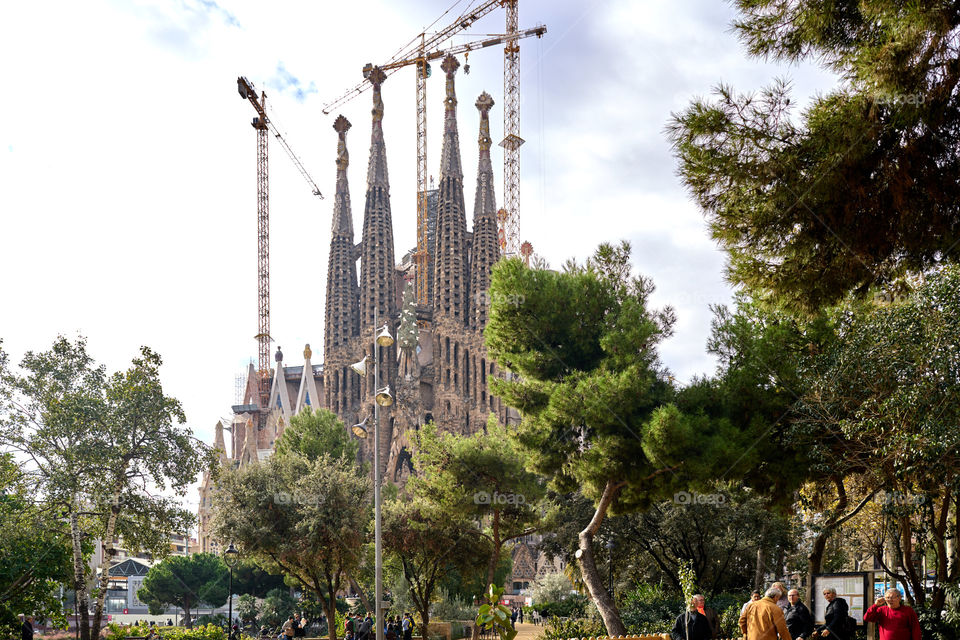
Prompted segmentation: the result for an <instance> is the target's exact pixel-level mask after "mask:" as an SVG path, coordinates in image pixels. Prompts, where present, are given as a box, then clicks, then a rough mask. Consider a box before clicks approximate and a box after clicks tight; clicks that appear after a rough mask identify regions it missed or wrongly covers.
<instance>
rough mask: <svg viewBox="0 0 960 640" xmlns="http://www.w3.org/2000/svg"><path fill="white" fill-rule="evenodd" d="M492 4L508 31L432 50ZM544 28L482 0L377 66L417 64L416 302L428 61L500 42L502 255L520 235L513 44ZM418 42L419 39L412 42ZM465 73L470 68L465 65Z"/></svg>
mask: <svg viewBox="0 0 960 640" xmlns="http://www.w3.org/2000/svg"><path fill="white" fill-rule="evenodd" d="M497 7H503V8H504V9H506V14H507V32H506V33H505V34H502V35H499V36H494V37H491V38H488V39H486V40H478V41H475V42H470V43H467V44H462V45H459V46H456V47H452V48H449V49H445V50H439V49H436V48H435V47H437V46H438V45H439V44H440V43H441V42H442V41H444V40H445V39H447V38H449V37H450V36H452V35H454V34H456V33H457V32H459V31H462V30H463V29H466V28H468V27H469V26H471V25H472V24H473V23H475V22H476V21H477V20H479V19H480V18H482V17H483V16H485V15H487V14H488V13H490V12H491V11H493V10H494V9H496V8H497ZM546 32H547V28H546V27H545V26H543V25H538V26H536V27H534V28H532V29H526V30H524V31H519V30H518V28H517V0H486V1H485V2H482V3H481V4H480V5H478V6H477V7H476V8H473V9H469V8H468V9H467V10H466V11H465V12H464V13H463V14H461V15H460V17H459V18H457V20H455V21H454V22H453V23H452V24H450V25H448V26H447V27H445V28H443V29H441V30H440V31H438V32H436V33H433V34H431V35H429V36H428V35H427V34H426V33H421V34H420V35H419V37H418V38H415V39H414V40H413V41H411V42H414V44H413V45H412V46H408V47H406V48H404V49H402V50H401V51H400V52H399V53H397V54H396V55H395V56H393V58H391V59H390V60H388V61H387V62H385V63H384V64H382V65H380V68H381V69H382V70H383V72H384V73H385V75H386V76H390V75H392V74H393V73H394V72H396V71H397V70H398V69H401V68H403V67H406V66H409V65H416V73H415V74H414V75H415V77H416V96H417V251H416V253H415V254H414V261H415V264H416V265H417V278H416V287H415V290H416V295H417V303H418V304H421V305H425V304H427V301H428V297H429V296H428V291H427V282H428V280H429V278H428V269H429V264H428V260H429V252H428V248H427V175H428V173H427V84H426V81H427V78H428V77H429V75H430V60H435V59H437V58H442V57H444V56H446V55H448V54H452V55H458V54H460V53H463V54H465V55H469V53H470V52H471V51H475V50H478V49H485V48H487V47H491V46H495V45H498V44H503V45H504V71H503V93H504V112H503V124H504V126H503V132H504V139H503V142H501V143H500V145H501V146H502V147H503V148H504V174H503V177H504V187H503V189H504V208H503V209H501V211H500V213H499V215H498V220H499V221H500V224H501V227H500V230H499V231H500V244H501V246H500V249H501V252H502V253H505V254H507V255H515V254H516V253H517V243H518V240H517V237H518V235H519V218H518V215H519V212H518V204H519V199H520V162H519V156H520V151H519V149H520V145H521V144H523V138H521V137H520V72H519V70H520V57H519V56H520V46H519V44H518V43H517V41H518V40H520V39H522V38H528V37H530V36H537V37H538V38H539V37H541V36H543V34H545V33H546ZM416 40H419V42H416ZM372 69H373V65H372V64H367V65H366V66H364V68H363V77H364V79H366V77H367V76H368V75H369V74H370V71H371V70H372ZM464 70H465V71H469V66H465V67H464ZM369 87H370V83H369V82H366V81H365V80H364V81H361V82H360V83H359V84H357V85H356V86H354V87H352V88H351V89H349V90H348V91H346V92H345V93H344V94H342V95H341V96H340V97H338V98H337V99H335V100H333V101H331V102H328V103H327V104H325V105H324V107H323V113H324V114H327V115H329V114H330V113H331V112H332V111H333V109H335V108H336V107H338V106H340V105H342V104H344V103H346V102H348V101H350V100H352V99H353V98H355V97H357V96H358V95H360V94H361V93H363V92H364V91H366V90H367V89H368V88H369Z"/></svg>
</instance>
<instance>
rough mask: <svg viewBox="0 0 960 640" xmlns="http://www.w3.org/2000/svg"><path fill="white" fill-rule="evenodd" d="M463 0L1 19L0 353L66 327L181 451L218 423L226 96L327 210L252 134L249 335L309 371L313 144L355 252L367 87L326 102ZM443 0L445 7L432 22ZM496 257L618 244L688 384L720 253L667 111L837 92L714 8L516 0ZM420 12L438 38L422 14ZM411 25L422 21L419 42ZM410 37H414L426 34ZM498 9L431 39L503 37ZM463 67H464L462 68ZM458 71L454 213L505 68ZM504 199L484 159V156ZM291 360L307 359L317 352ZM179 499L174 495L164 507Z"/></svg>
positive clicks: (391, 160)
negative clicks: (512, 161)
mask: <svg viewBox="0 0 960 640" xmlns="http://www.w3.org/2000/svg"><path fill="white" fill-rule="evenodd" d="M469 2H470V0H459V2H457V1H456V0H419V1H413V0H382V1H381V0H360V1H356V2H350V3H343V2H333V1H331V0H314V1H313V2H291V1H284V0H274V1H273V2H270V3H264V2H253V1H248V0H221V1H219V2H215V1H214V0H167V1H162V0H86V1H85V2H71V1H67V0H54V1H53V2H45V3H38V2H14V1H13V0H10V1H9V2H5V3H3V4H0V60H2V61H3V62H2V64H0V89H2V91H3V94H4V96H3V102H2V107H0V114H2V117H0V216H2V221H3V229H2V231H0V273H2V274H3V276H2V282H3V288H2V289H3V291H2V294H0V295H2V301H3V303H2V306H0V308H2V312H0V339H2V340H3V345H2V347H3V349H4V350H5V351H6V352H8V353H9V354H10V356H11V360H12V361H13V362H19V360H20V358H21V357H22V356H23V354H24V352H26V351H28V350H44V349H46V348H48V347H49V346H50V345H51V344H52V342H53V340H54V339H55V338H56V337H57V335H59V334H62V335H65V336H67V337H70V338H75V337H77V336H81V335H82V336H85V337H86V338H87V339H88V350H89V352H90V353H91V355H92V356H93V357H94V358H95V359H96V360H97V361H98V362H100V363H102V364H104V365H106V367H107V368H108V370H110V371H116V370H121V369H124V368H126V367H127V366H128V365H129V363H130V360H131V359H132V358H133V357H135V356H136V355H137V353H138V350H139V348H140V346H141V345H148V346H150V347H151V348H152V349H154V350H155V351H157V352H159V353H160V354H161V356H162V357H163V359H164V366H163V368H162V382H163V385H164V390H165V391H166V392H167V393H168V394H169V395H172V396H174V397H176V398H178V399H179V400H180V401H181V402H182V403H183V406H184V409H185V411H186V414H187V420H188V425H189V426H190V427H191V428H192V429H193V431H194V433H195V434H196V436H197V437H198V438H201V439H203V440H204V441H206V442H212V438H213V429H214V425H215V424H216V422H217V420H218V419H220V418H221V417H224V416H228V415H230V407H231V405H233V404H234V403H235V401H236V386H237V383H236V380H237V376H240V375H242V374H243V373H244V371H245V368H246V365H247V363H248V362H250V361H251V359H252V358H255V357H256V341H255V339H254V337H253V336H254V335H255V334H256V333H257V279H256V278H257V271H256V269H257V240H256V220H257V200H256V133H255V131H254V130H253V129H252V128H251V127H250V120H251V119H252V118H253V117H254V115H255V113H254V110H253V108H252V106H251V105H250V104H249V103H248V102H246V101H245V100H242V99H241V98H240V96H239V94H238V93H237V90H236V78H237V76H241V75H242V76H246V77H247V78H248V79H249V80H250V81H251V82H252V83H253V84H254V86H255V87H257V88H258V89H261V90H264V91H265V92H266V94H267V103H268V106H269V108H270V111H271V117H272V118H273V121H274V123H276V124H277V125H278V127H279V128H280V129H281V130H282V131H283V132H284V135H285V139H286V140H287V142H288V143H289V144H290V146H291V147H292V148H293V149H294V151H295V152H296V153H297V155H298V156H299V157H300V159H301V160H302V162H303V164H304V166H305V167H306V169H307V171H308V172H309V173H310V175H311V176H312V178H313V179H314V181H315V182H316V183H317V185H318V186H319V187H320V190H321V192H322V193H323V194H324V195H325V196H326V198H325V199H320V198H317V197H316V196H314V195H312V193H311V190H312V189H311V187H310V186H308V184H307V182H306V181H305V180H303V178H302V177H301V176H300V174H299V173H298V172H297V171H296V169H295V168H294V165H293V163H292V162H291V161H290V160H289V159H288V158H287V157H286V155H285V154H284V152H283V150H282V149H281V148H280V147H279V145H278V144H276V143H275V142H274V143H273V144H272V145H271V150H270V223H271V229H270V233H271V235H270V243H271V244H270V260H271V262H270V269H271V334H272V336H273V338H274V340H275V342H276V344H275V345H274V349H271V351H273V350H275V347H276V346H282V347H283V350H284V353H285V355H286V358H285V360H286V363H287V364H293V365H296V364H301V363H302V356H301V352H302V350H303V347H304V345H305V344H306V343H310V344H311V345H312V348H313V351H314V354H318V355H319V354H322V348H323V314H324V291H325V287H326V264H327V252H328V244H329V240H330V226H331V215H332V210H333V193H334V181H335V164H334V161H335V158H336V133H335V132H334V130H333V128H332V125H333V120H334V118H335V117H336V115H337V114H339V113H342V114H343V115H345V116H346V117H347V118H348V119H349V120H350V121H351V123H352V124H353V127H352V129H351V130H350V132H349V134H348V136H347V145H348V149H349V151H350V159H351V165H350V169H349V174H348V175H349V180H350V184H351V188H352V204H353V217H354V229H355V231H356V233H357V238H358V240H359V232H360V229H361V223H362V214H363V194H364V190H365V184H364V182H365V179H366V161H367V157H368V153H369V145H370V108H371V105H370V93H369V92H366V93H364V94H362V95H361V96H360V97H358V98H355V99H353V100H352V101H350V102H348V103H346V104H345V105H343V106H342V107H340V108H339V109H337V110H336V111H334V112H333V113H331V114H330V115H324V114H323V112H322V107H323V105H324V104H325V103H327V102H329V101H331V100H332V99H334V98H336V97H338V96H339V95H340V94H342V93H344V92H345V91H346V90H347V89H349V88H351V87H352V86H354V85H356V84H357V83H359V82H360V81H361V79H362V75H361V69H362V67H363V65H364V64H365V63H367V62H373V63H378V62H383V61H385V60H388V59H389V58H390V57H391V56H392V55H393V54H394V53H395V52H396V51H397V50H398V49H400V48H401V47H402V46H404V45H406V44H407V43H408V42H410V41H411V40H412V39H413V38H414V37H416V36H417V35H418V34H420V33H422V32H423V31H424V30H425V29H427V30H428V31H429V30H436V29H437V28H439V27H441V26H445V25H446V24H449V23H450V22H452V19H453V17H455V16H456V15H457V14H459V13H460V12H461V11H462V10H463V8H464V7H465V6H467V4H468V3H469ZM455 3H456V6H455V8H454V9H453V10H452V11H451V12H450V13H447V14H446V15H445V16H444V12H445V11H447V10H448V9H450V7H451V6H452V5H454V4H455ZM519 16H520V18H519V23H520V27H521V28H527V27H532V26H535V25H537V24H545V25H546V26H547V30H548V31H547V34H546V35H545V36H544V37H543V38H542V39H536V38H528V39H525V40H523V41H521V54H520V58H521V114H522V122H521V130H520V134H521V136H522V137H523V138H524V139H525V140H526V144H525V145H524V146H523V148H522V151H521V190H520V240H521V241H523V240H529V241H530V242H531V243H532V244H533V246H534V250H535V252H536V253H537V254H539V255H541V256H542V257H543V258H545V259H546V260H547V261H548V262H549V263H550V264H551V266H553V267H555V268H556V267H559V266H561V265H562V264H563V263H564V262H565V261H566V260H567V259H569V258H576V259H578V260H580V261H582V260H583V259H584V258H586V257H588V256H589V255H591V254H592V253H593V251H594V250H595V249H596V247H597V245H598V244H600V243H601V242H617V241H620V240H627V241H629V242H630V243H631V244H632V247H633V263H634V266H635V268H636V270H637V272H638V273H642V274H643V275H645V276H648V277H650V278H652V279H653V281H654V283H655V284H656V286H657V290H656V292H655V294H654V297H653V303H654V304H655V305H656V306H663V305H667V304H669V305H671V306H673V307H674V308H675V309H676V313H677V318H678V319H677V323H676V326H675V335H674V336H673V337H672V338H670V339H669V340H668V341H667V342H666V343H664V344H663V346H662V348H661V356H662V359H663V361H664V363H665V364H666V365H667V366H668V367H669V368H670V369H671V371H672V372H673V374H674V375H675V377H676V378H677V380H679V381H681V382H685V381H689V380H690V379H691V378H692V377H693V376H695V375H705V374H710V373H712V372H713V371H714V369H715V367H716V362H715V360H714V358H713V357H711V356H710V354H708V353H707V352H706V349H705V345H706V341H707V338H708V336H709V330H710V320H711V317H712V315H711V312H710V305H711V304H725V303H728V302H729V301H730V299H731V295H732V289H731V287H730V285H729V284H727V283H726V281H725V279H724V261H725V259H724V254H723V253H722V252H721V251H720V250H719V249H718V248H717V246H716V245H715V243H714V242H713V241H712V240H711V238H710V236H709V233H708V231H707V229H706V225H705V222H704V218H703V216H702V213H701V211H700V210H699V209H698V208H697V206H696V204H695V203H694V202H693V201H692V200H691V199H690V198H689V196H688V194H687V193H686V192H685V190H684V188H683V185H682V184H681V183H680V181H679V179H678V178H677V177H676V167H677V164H676V161H675V158H674V157H673V155H672V153H671V150H670V146H669V142H668V140H667V138H666V136H665V134H664V128H665V126H666V125H667V123H668V121H669V119H670V116H671V113H674V112H678V111H680V110H682V109H684V108H685V107H686V106H687V105H688V104H689V103H690V101H691V100H692V99H694V98H695V97H697V96H705V95H709V93H710V91H711V89H712V87H714V86H716V85H717V84H718V83H720V82H723V83H725V84H730V85H732V86H733V87H734V88H736V89H737V90H738V91H756V90H759V89H760V88H762V87H763V86H765V85H767V84H769V83H771V82H772V81H773V80H774V79H775V78H787V79H789V80H790V81H791V82H792V84H793V87H794V91H795V94H794V95H795V99H794V100H793V103H794V104H796V105H798V109H802V107H803V105H804V104H806V103H807V102H808V101H809V99H810V98H811V97H812V96H814V95H816V93H817V92H821V91H825V90H828V89H829V88H830V87H832V86H833V85H834V84H835V82H836V80H835V78H834V77H832V76H831V75H829V74H828V73H826V72H825V71H822V70H820V69H819V68H816V67H815V66H812V65H809V64H803V65H799V66H796V65H795V66H789V67H787V66H778V65H774V64H771V63H768V62H765V61H762V60H757V59H751V58H748V57H747V55H746V53H745V51H744V48H743V47H742V45H741V44H740V43H739V42H738V41H737V38H736V36H735V35H734V34H733V33H732V32H731V29H730V25H731V22H732V20H733V19H734V17H735V12H734V10H733V8H732V7H731V6H730V5H729V4H728V3H726V2H723V1H721V0H581V1H578V2H572V1H570V0H563V1H556V0H520V3H519ZM435 21H436V22H435ZM431 24H433V25H434V26H432V27H430V25H431ZM428 27H429V28H428ZM503 30H504V15H503V12H502V11H501V10H496V11H493V12H492V13H491V14H489V15H488V16H486V17H485V18H483V19H482V20H481V21H478V22H477V23H476V24H475V25H474V26H472V27H471V28H470V29H469V31H468V32H466V33H464V34H462V35H458V36H457V37H455V38H452V39H450V40H449V41H447V42H446V43H445V46H454V45H458V44H462V43H465V42H469V41H472V40H477V39H481V38H483V37H486V36H487V35H488V34H497V33H502V32H503ZM460 61H461V63H463V62H464V60H463V59H462V58H461V60H460ZM469 63H470V67H471V71H470V73H469V74H468V75H465V74H464V73H463V68H462V67H461V72H460V73H458V75H457V94H458V98H459V109H458V120H459V131H460V141H461V153H462V156H463V163H464V174H465V179H464V191H465V201H466V202H467V203H468V207H469V210H468V212H467V217H468V220H471V219H472V215H473V212H472V204H471V203H472V202H473V193H474V189H475V183H476V165H477V145H476V140H477V133H478V123H479V117H478V112H477V111H476V109H475V107H474V106H473V103H474V101H475V100H476V97H477V96H478V95H479V94H480V93H481V92H482V91H488V92H489V93H490V94H491V95H492V96H493V98H494V101H495V102H496V105H495V106H494V107H493V110H492V111H491V136H492V138H493V140H494V142H498V141H499V140H501V139H502V137H503V133H502V132H503V121H502V118H503V113H502V111H501V110H500V107H501V106H502V93H503V56H502V49H500V48H496V47H492V48H490V49H486V50H484V51H480V52H475V53H474V54H473V55H471V56H470V59H469ZM414 95H415V94H414V76H413V71H412V68H409V67H408V68H406V69H402V70H400V71H398V72H396V73H395V74H394V75H393V76H391V77H390V78H389V79H388V80H387V82H386V83H385V84H384V85H383V101H384V105H385V116H384V125H383V126H384V132H385V139H386V147H387V156H388V167H389V172H390V182H391V204H392V210H393V221H394V233H395V238H396V247H395V252H396V256H397V258H398V259H399V258H400V257H401V256H402V255H403V254H404V253H406V251H407V250H408V249H411V248H413V247H414V246H415V243H416V227H415V222H416V201H415V193H416V174H415V160H416V152H415V140H416V129H415V100H414ZM427 100H428V103H427V114H428V134H427V139H428V159H429V167H430V174H431V175H434V176H437V175H438V173H439V158H440V148H439V144H440V138H441V132H442V127H443V122H442V113H443V105H442V101H443V74H442V72H440V71H439V65H436V66H435V69H434V73H433V76H432V78H431V79H430V80H429V81H428V88H427ZM493 161H494V171H495V174H496V176H497V185H496V191H497V194H498V198H499V197H500V196H501V195H502V155H501V154H500V148H499V147H496V146H495V147H494V150H493ZM318 355H315V358H314V361H315V362H316V361H317V360H318V359H319V358H318ZM187 501H188V503H189V505H190V507H191V508H195V506H196V504H197V502H198V500H197V495H196V492H195V491H191V493H190V494H189V495H188V496H187Z"/></svg>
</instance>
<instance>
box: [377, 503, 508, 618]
mask: <svg viewBox="0 0 960 640" xmlns="http://www.w3.org/2000/svg"><path fill="white" fill-rule="evenodd" d="M444 507H445V505H438V504H435V503H432V502H429V501H427V500H425V499H424V498H422V497H411V496H407V495H404V496H401V498H400V499H398V500H396V501H392V502H387V503H384V504H383V507H382V518H383V519H382V524H381V532H382V539H383V548H384V550H385V551H386V552H387V553H388V554H389V555H390V556H391V557H392V559H393V561H394V562H395V563H397V564H398V565H399V567H400V571H401V575H403V578H404V580H405V581H406V582H407V584H408V585H409V596H410V599H411V600H412V601H413V604H414V607H415V608H416V611H417V613H419V614H420V621H421V627H422V628H424V629H428V628H429V623H430V611H431V603H433V602H434V600H435V596H436V593H437V589H438V587H439V586H440V581H441V579H442V578H443V576H444V575H445V574H446V573H447V571H449V570H451V569H459V570H460V571H477V570H479V569H480V568H481V567H482V566H483V564H484V560H485V555H486V554H487V553H489V552H488V550H487V549H486V548H484V545H483V540H482V539H479V538H478V535H477V531H476V526H475V525H474V524H473V523H472V522H471V521H470V520H469V519H468V518H467V517H465V515H464V514H462V513H459V512H458V511H456V510H455V509H449V508H444ZM478 549H479V552H478Z"/></svg>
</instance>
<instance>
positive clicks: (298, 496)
mask: <svg viewBox="0 0 960 640" xmlns="http://www.w3.org/2000/svg"><path fill="white" fill-rule="evenodd" d="M370 489H371V487H370V480H369V479H368V478H367V477H365V476H361V475H360V474H358V473H357V468H356V464H355V462H354V461H353V460H346V459H343V458H331V457H330V456H329V455H327V454H322V455H321V456H320V457H318V458H316V459H310V458H308V457H307V456H304V455H303V454H300V453H298V452H295V451H288V452H287V453H285V454H284V455H276V456H272V457H271V458H270V459H269V460H267V461H265V462H263V463H261V464H257V465H250V466H247V467H244V468H241V469H237V470H233V471H228V472H226V473H224V474H223V475H222V476H221V478H220V480H219V491H218V492H217V496H216V498H215V503H214V508H215V514H214V532H215V535H218V536H219V537H220V538H221V539H231V540H233V541H234V543H236V544H238V546H239V547H240V550H241V553H243V554H244V555H247V556H249V557H251V558H252V559H254V560H255V561H256V562H257V563H258V564H260V565H261V566H262V567H264V569H266V570H268V571H280V572H283V574H284V575H286V576H287V577H288V578H290V579H292V580H295V581H297V582H298V583H299V584H300V585H301V586H302V587H303V588H304V589H306V590H307V591H310V592H311V593H314V594H316V596H317V597H318V598H319V599H320V600H321V601H323V602H324V603H325V607H324V608H325V611H326V616H327V619H328V621H331V622H332V619H333V618H334V617H335V615H336V613H335V609H336V593H337V591H338V590H340V588H341V587H342V586H343V585H344V580H345V575H346V574H347V573H349V572H352V571H353V570H354V569H355V568H356V567H357V566H358V565H359V563H360V560H361V556H360V554H359V550H360V549H361V548H362V546H363V543H364V541H365V537H366V528H367V523H368V518H369V509H370V506H369V505H370ZM265 605H266V603H265ZM336 633H337V630H336V629H333V630H332V631H331V635H332V636H335V634H336Z"/></svg>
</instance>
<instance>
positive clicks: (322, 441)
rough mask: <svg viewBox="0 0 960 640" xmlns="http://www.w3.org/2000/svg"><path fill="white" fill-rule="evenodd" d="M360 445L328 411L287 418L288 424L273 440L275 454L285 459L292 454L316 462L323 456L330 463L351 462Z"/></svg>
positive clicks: (332, 413)
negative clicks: (330, 460)
mask: <svg viewBox="0 0 960 640" xmlns="http://www.w3.org/2000/svg"><path fill="white" fill-rule="evenodd" d="M359 447H360V445H359V444H358V443H357V441H356V440H355V439H354V438H351V437H350V435H349V434H348V433H347V428H346V427H345V426H344V425H343V422H341V421H340V419H339V418H338V417H337V414H335V413H334V412H332V411H330V410H328V409H316V410H314V409H311V408H310V407H304V409H303V410H302V411H301V412H300V413H298V414H297V415H295V416H293V417H292V418H290V424H289V425H288V426H287V427H286V428H285V429H284V430H283V433H282V434H281V435H280V437H279V438H278V439H277V442H276V453H277V455H278V456H287V455H289V454H290V453H292V452H296V453H297V454H299V455H302V456H304V457H306V458H307V459H308V460H317V459H318V458H320V457H321V456H323V455H324V454H326V455H328V456H330V457H331V458H333V459H334V460H345V461H349V462H353V461H355V460H356V459H357V451H358V449H359Z"/></svg>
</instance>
